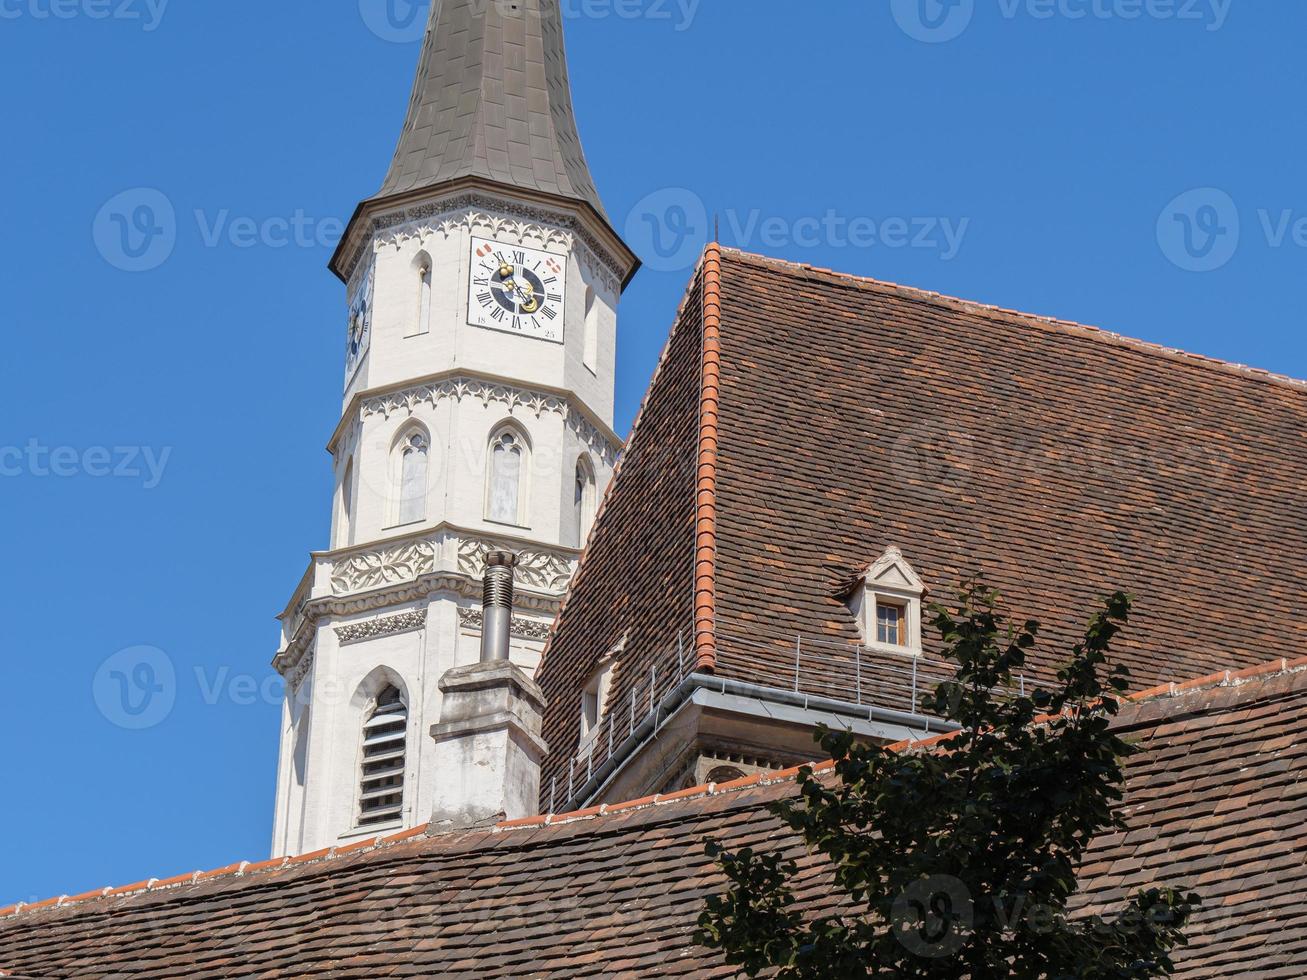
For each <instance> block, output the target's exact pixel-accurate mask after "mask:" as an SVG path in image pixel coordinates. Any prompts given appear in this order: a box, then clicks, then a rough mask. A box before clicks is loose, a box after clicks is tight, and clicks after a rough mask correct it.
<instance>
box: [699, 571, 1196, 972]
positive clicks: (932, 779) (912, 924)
mask: <svg viewBox="0 0 1307 980" xmlns="http://www.w3.org/2000/svg"><path fill="white" fill-rule="evenodd" d="M996 604H997V595H996V594H995V593H993V592H992V591H990V590H988V589H987V588H985V586H984V585H983V583H982V582H980V581H979V580H977V581H972V582H968V583H965V585H964V588H963V590H962V598H961V600H960V602H959V605H958V608H957V609H956V610H952V611H950V610H949V609H946V608H944V607H940V606H934V607H932V609H931V613H932V616H933V623H934V626H935V628H936V629H937V630H938V631H939V633H940V634H941V635H942V637H943V640H944V647H945V650H946V653H947V656H948V658H949V659H950V660H952V661H953V662H955V664H956V674H955V676H954V677H953V678H952V680H950V681H947V682H945V683H942V684H940V685H939V686H938V688H937V689H936V690H935V691H934V692H933V694H932V697H931V699H930V701H929V706H928V709H927V710H930V711H931V712H932V713H933V714H935V715H938V716H941V717H946V718H950V719H952V720H953V721H955V722H957V723H958V724H959V725H960V726H961V728H960V730H959V731H958V732H957V733H956V734H955V735H952V736H950V737H948V739H947V740H946V741H944V742H942V743H940V744H938V745H936V746H932V747H930V748H928V749H923V750H913V751H896V752H891V751H888V750H886V749H885V748H882V747H879V746H875V745H865V744H858V743H856V742H855V741H854V739H853V738H852V737H851V736H849V735H847V734H845V733H832V732H823V733H821V735H820V736H819V740H820V741H821V743H822V746H823V749H824V751H825V752H827V753H829V755H830V757H831V758H833V759H835V760H837V762H836V766H835V771H834V774H833V776H831V775H823V776H816V775H814V774H813V772H812V770H811V768H805V769H804V770H803V771H802V772H801V774H800V776H799V792H798V794H797V796H796V798H795V799H793V800H788V801H785V802H782V803H778V804H775V805H774V806H773V810H774V812H775V813H776V815H777V816H778V817H779V818H780V819H781V820H782V821H784V822H785V823H786V824H788V825H789V827H791V828H792V829H793V830H794V831H796V832H797V833H798V835H799V836H801V837H802V839H803V840H804V842H806V844H807V846H808V848H809V850H810V851H812V852H814V853H816V854H820V855H823V856H824V857H825V858H827V859H829V862H830V870H831V871H833V877H834V882H835V884H836V886H837V887H838V889H839V890H840V892H841V893H842V894H841V898H842V906H841V908H842V911H841V914H838V915H834V916H828V917H823V918H819V919H815V920H814V919H812V918H811V917H807V916H805V915H804V914H803V910H802V908H800V907H799V906H798V905H797V904H796V901H795V898H794V894H793V882H794V879H795V877H796V875H797V873H798V869H797V866H796V864H795V862H793V861H791V860H785V859H783V858H782V857H781V856H779V855H777V854H762V853H755V852H753V851H751V850H747V849H745V850H741V851H739V852H736V853H732V852H729V851H727V850H724V849H723V848H722V847H721V846H720V845H718V844H717V843H714V842H709V844H708V853H709V854H710V855H711V856H712V857H714V858H715V859H716V860H717V861H718V863H719V864H720V866H721V868H722V869H723V870H724V871H725V873H726V876H727V878H728V882H729V887H728V890H727V891H726V892H725V894H721V895H714V896H710V897H709V899H708V900H707V903H706V909H705V911H704V913H703V914H702V916H701V917H700V920H699V926H700V928H699V931H698V933H697V934H696V939H697V940H698V942H700V943H702V944H704V945H707V946H710V947H713V948H715V949H719V950H722V951H723V952H724V953H725V956H726V960H727V962H728V963H730V964H732V965H735V966H739V967H742V968H743V970H744V971H745V972H746V973H747V974H748V975H750V976H755V975H757V974H758V973H761V972H764V971H766V972H767V973H768V974H769V975H775V976H779V977H784V978H810V977H812V978H816V977H820V978H845V977H847V978H857V977H877V978H881V977H894V978H909V977H928V978H972V980H982V978H999V977H1002V978H1022V980H1024V978H1030V980H1033V978H1037V977H1038V978H1043V977H1049V978H1063V977H1066V978H1072V977H1074V978H1112V980H1117V978H1122V980H1124V978H1146V977H1159V976H1169V975H1170V974H1171V973H1172V971H1173V964H1172V961H1171V952H1172V950H1174V949H1175V948H1176V947H1177V946H1179V945H1182V944H1183V943H1184V941H1185V939H1184V934H1183V929H1184V926H1185V924H1186V923H1187V921H1188V920H1189V918H1190V916H1191V915H1192V913H1193V912H1194V911H1195V910H1196V909H1197V906H1198V896H1196V895H1193V894H1184V893H1182V891H1180V890H1178V889H1175V888H1153V889H1150V890H1147V891H1143V892H1141V893H1140V894H1138V895H1136V896H1134V898H1133V899H1132V900H1131V901H1130V902H1129V903H1128V905H1127V906H1126V907H1125V908H1123V909H1122V910H1121V912H1120V914H1118V915H1115V916H1113V917H1110V918H1108V917H1098V916H1095V917H1076V918H1071V917H1070V916H1069V915H1068V912H1067V906H1068V902H1069V901H1070V899H1071V898H1072V896H1073V895H1074V894H1075V892H1076V888H1077V880H1076V868H1077V866H1078V865H1079V863H1080V861H1081V858H1082V857H1083V856H1084V854H1085V851H1086V849H1087V848H1088V847H1089V845H1090V843H1091V842H1092V841H1093V839H1094V838H1095V837H1096V836H1097V835H1099V834H1101V833H1103V832H1105V831H1112V830H1117V829H1120V828H1122V827H1123V823H1122V820H1121V818H1120V816H1119V815H1118V814H1117V812H1116V811H1115V808H1114V804H1116V803H1118V802H1119V801H1120V800H1121V797H1122V787H1123V783H1124V775H1123V772H1122V768H1121V765H1122V762H1123V760H1124V759H1125V758H1126V757H1128V756H1129V755H1130V754H1131V752H1132V749H1131V747H1130V746H1129V745H1127V744H1126V743H1125V742H1124V741H1123V740H1122V739H1121V738H1120V737H1118V736H1117V735H1116V734H1115V733H1114V732H1113V731H1112V729H1111V721H1112V717H1113V716H1114V715H1115V714H1116V713H1117V711H1118V710H1119V702H1118V700H1117V696H1118V695H1119V694H1120V693H1121V692H1123V691H1125V690H1126V689H1127V688H1128V685H1129V675H1128V672H1127V671H1126V670H1125V669H1124V668H1123V667H1120V666H1109V665H1108V662H1107V654H1108V648H1109V645H1110V643H1111V641H1112V638H1113V637H1114V636H1115V635H1116V634H1117V632H1118V631H1119V630H1120V628H1121V627H1122V626H1123V625H1124V624H1125V623H1126V622H1127V620H1128V618H1129V612H1130V599H1129V597H1128V596H1126V595H1124V594H1120V593H1118V594H1116V595H1113V596H1112V597H1111V598H1109V599H1107V600H1106V602H1105V606H1104V608H1103V609H1102V611H1100V612H1099V613H1098V614H1097V615H1095V616H1094V618H1093V620H1092V621H1091V622H1090V624H1089V627H1088V629H1087V630H1086V632H1085V636H1084V640H1083V641H1082V642H1081V643H1079V644H1077V645H1076V647H1075V649H1074V652H1073V656H1072V658H1071V662H1070V663H1069V664H1068V665H1067V666H1066V667H1065V668H1063V669H1062V670H1061V671H1059V673H1058V674H1057V681H1058V683H1057V684H1056V685H1055V686H1054V687H1053V689H1051V690H1040V691H1037V692H1032V693H1029V694H1025V695H1023V694H1021V693H1019V692H1018V691H1017V690H1015V689H1014V684H1013V674H1014V673H1015V672H1017V671H1019V670H1020V669H1021V668H1022V666H1023V665H1024V664H1025V662H1026V655H1027V652H1028V651H1029V650H1030V648H1031V647H1032V646H1033V645H1034V643H1035V634H1036V632H1037V630H1038V624H1037V623H1034V622H1027V623H1025V624H1024V626H1022V627H1020V628H1019V629H1018V628H1015V627H1008V626H1005V625H1004V623H1003V622H1002V621H1001V619H1000V617H999V615H998V612H997V610H996ZM1050 715H1051V716H1052V717H1051V718H1048V717H1047V716H1050Z"/></svg>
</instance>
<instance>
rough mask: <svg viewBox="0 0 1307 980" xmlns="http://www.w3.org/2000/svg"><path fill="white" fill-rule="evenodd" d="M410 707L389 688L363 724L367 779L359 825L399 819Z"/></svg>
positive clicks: (362, 794)
mask: <svg viewBox="0 0 1307 980" xmlns="http://www.w3.org/2000/svg"><path fill="white" fill-rule="evenodd" d="M407 735H408V708H407V707H406V706H405V704H404V701H403V699H402V698H401V697H400V694H399V691H398V690H397V689H396V688H394V687H388V688H386V689H385V690H384V691H382V692H381V693H380V694H378V695H377V703H376V707H374V708H373V709H372V713H371V714H370V715H368V720H367V721H366V722H365V723H364V725H363V780H362V792H361V794H360V797H359V826H360V827H367V826H370V825H371V824H376V823H389V822H391V821H394V820H399V819H400V816H401V811H402V810H403V807H404V747H405V740H406V737H407Z"/></svg>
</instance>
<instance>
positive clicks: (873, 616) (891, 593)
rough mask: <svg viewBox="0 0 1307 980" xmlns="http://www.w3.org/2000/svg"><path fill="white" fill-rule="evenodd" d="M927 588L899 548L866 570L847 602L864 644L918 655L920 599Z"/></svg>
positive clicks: (890, 651) (919, 643)
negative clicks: (855, 619)
mask: <svg viewBox="0 0 1307 980" xmlns="http://www.w3.org/2000/svg"><path fill="white" fill-rule="evenodd" d="M925 591H926V588H925V586H924V585H922V582H921V579H920V578H918V577H917V573H916V572H915V571H913V569H912V566H911V565H910V564H908V561H907V559H906V558H904V557H903V553H902V552H901V551H899V549H898V548H888V549H886V551H885V553H884V554H883V555H881V556H880V557H879V558H877V559H876V560H875V561H874V562H872V563H871V564H870V565H868V566H867V568H866V570H865V571H864V572H863V573H862V575H861V576H860V579H859V582H858V586H857V588H856V589H855V590H854V592H853V595H852V596H851V597H850V600H849V607H850V609H851V610H852V611H853V615H854V616H856V617H857V620H858V628H859V629H860V631H861V632H862V636H863V642H864V643H866V645H867V646H868V647H869V648H870V649H872V650H879V651H881V652H883V653H898V654H909V655H911V656H919V655H920V654H921V597H922V595H924V594H925Z"/></svg>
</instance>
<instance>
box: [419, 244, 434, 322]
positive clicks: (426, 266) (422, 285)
mask: <svg viewBox="0 0 1307 980" xmlns="http://www.w3.org/2000/svg"><path fill="white" fill-rule="evenodd" d="M430 330H431V260H430V259H428V258H425V257H423V259H422V262H421V265H420V266H419V268H418V333H419V334H425V333H429V332H430Z"/></svg>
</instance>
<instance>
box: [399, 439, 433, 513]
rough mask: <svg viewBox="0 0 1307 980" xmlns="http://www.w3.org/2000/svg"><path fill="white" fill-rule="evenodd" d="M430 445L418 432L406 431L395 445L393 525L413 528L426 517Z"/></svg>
mask: <svg viewBox="0 0 1307 980" xmlns="http://www.w3.org/2000/svg"><path fill="white" fill-rule="evenodd" d="M430 451H431V444H430V442H429V440H428V439H427V434H426V433H425V432H423V431H422V430H421V429H409V430H407V431H406V432H404V434H403V435H401V436H400V438H399V440H398V441H397V442H396V443H395V460H394V474H395V476H394V479H395V501H396V508H395V523H396V524H413V523H416V522H417V521H420V520H423V519H424V518H425V517H426V516H427V460H428V457H429V456H430Z"/></svg>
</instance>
